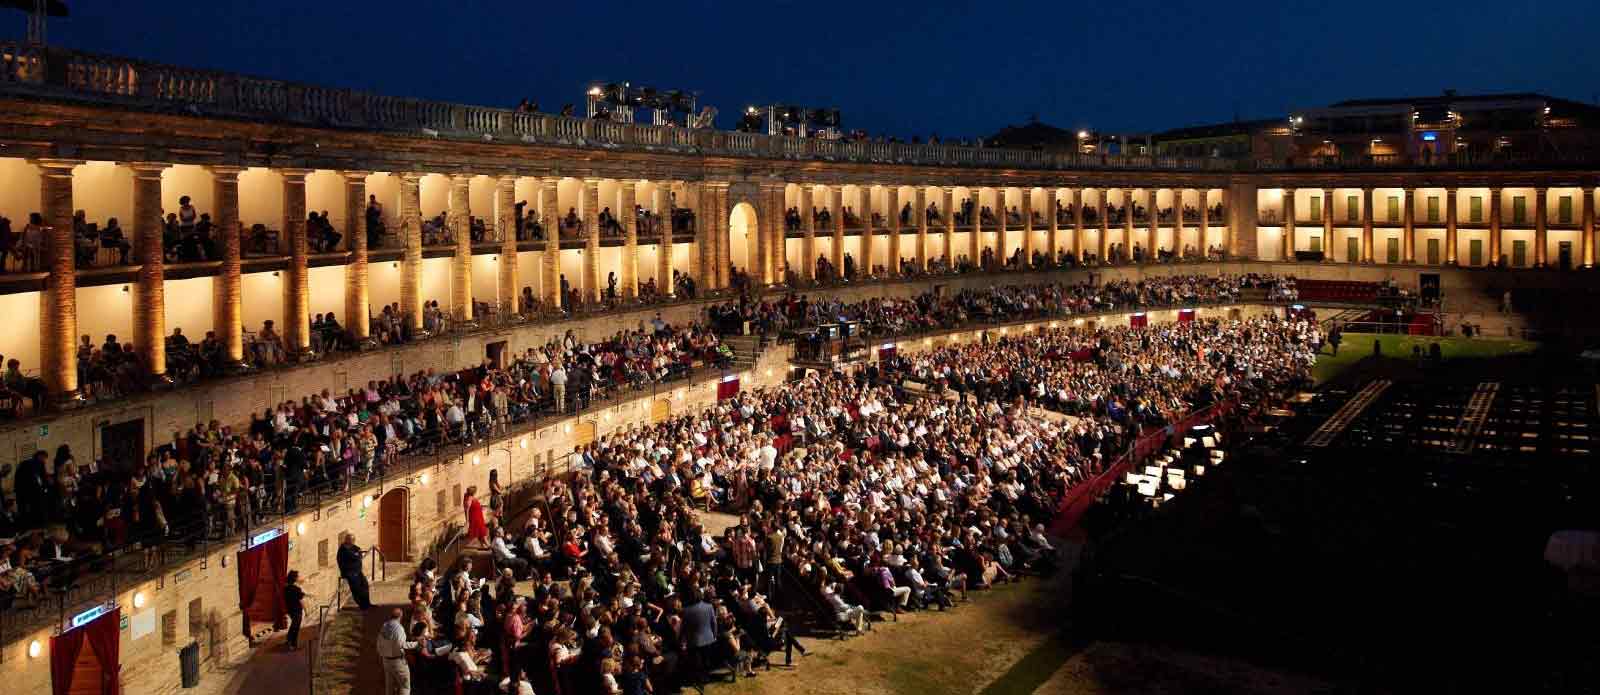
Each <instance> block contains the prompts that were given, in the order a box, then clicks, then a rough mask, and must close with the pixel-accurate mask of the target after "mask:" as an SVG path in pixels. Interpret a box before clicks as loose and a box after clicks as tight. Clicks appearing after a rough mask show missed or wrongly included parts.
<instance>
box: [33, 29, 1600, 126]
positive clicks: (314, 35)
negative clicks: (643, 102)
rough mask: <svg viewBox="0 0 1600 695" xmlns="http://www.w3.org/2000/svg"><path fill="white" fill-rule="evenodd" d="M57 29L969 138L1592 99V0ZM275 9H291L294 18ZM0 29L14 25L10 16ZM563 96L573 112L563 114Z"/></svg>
mask: <svg viewBox="0 0 1600 695" xmlns="http://www.w3.org/2000/svg"><path fill="white" fill-rule="evenodd" d="M69 4H70V5H71V6H72V8H73V12H74V14H75V16H73V17H71V18H68V19H63V20H56V21H54V22H53V23H52V24H51V26H50V39H51V42H52V43H55V44H59V45H65V46H70V47H74V48H80V49H85V50H94V51H99V52H105V53H112V54H118V55H126V56H132V57H138V58H144V59H148V60H155V61H161V62H169V63H176V64H180V65H187V66H195V67H209V68H215V69H222V70H232V71H238V72H246V73H252V74H257V75H261V76H264V77H273V78H279V79H288V80H296V81H302V82H309V83H315V84H324V85H331V86H343V87H354V88H359V89H366V90H371V91H375V92H379V93H383V94H392V95H401V96H415V97H425V98H432V99H442V100H451V101H459V102H467V103H473V104H483V105H502V106H511V105H514V104H515V103H516V102H517V100H518V99H520V98H522V97H529V98H532V99H534V100H536V101H538V102H540V104H541V105H542V107H543V108H544V110H555V109H556V108H559V105H560V104H562V103H564V102H579V101H581V89H582V87H583V86H584V85H585V84H586V83H588V82H589V81H591V80H630V81H632V82H633V83H634V84H637V85H651V86H656V87H659V88H662V89H690V90H698V91H699V92H701V94H702V97H701V100H702V101H701V103H702V104H711V105H715V106H717V107H718V108H720V109H721V111H722V117H721V118H720V119H719V125H720V126H722V127H728V126H729V125H730V124H731V122H732V114H734V113H735V112H736V111H738V110H739V109H741V108H742V107H743V106H744V105H746V104H752V103H755V104H765V103H793V104H799V105H804V106H837V107H838V108H840V109H841V110H842V111H843V115H844V119H845V124H846V126H847V127H850V128H866V129H868V130H869V131H871V132H873V133H879V132H888V133H893V134H898V135H902V136H909V135H912V134H921V135H927V134H928V133H930V132H937V133H939V134H941V135H943V136H946V137H968V136H974V135H981V134H988V133H991V132H993V131H995V130H996V129H998V128H999V127H1000V126H1003V125H1006V124H1008V123H1021V122H1024V121H1026V120H1027V118H1028V117H1029V115H1031V114H1038V116H1039V118H1040V119H1041V120H1043V121H1046V122H1049V123H1054V124H1057V125H1061V126H1065V127H1079V126H1084V125H1087V126H1092V127H1096V128H1100V129H1104V130H1108V131H1144V130H1153V129H1164V128H1171V127H1179V126H1185V125H1195V124H1200V123H1209V122H1217V121H1227V120H1231V119H1232V118H1234V116H1235V115H1236V114H1237V115H1238V116H1240V117H1243V118H1258V117H1267V116H1278V115H1282V114H1284V113H1285V112H1286V111H1287V110H1288V109H1290V108H1294V107H1303V106H1315V105H1321V104H1326V103H1329V102H1332V101H1336V100H1339V99H1346V98H1357V97H1376V96H1404V95H1414V94H1437V93H1439V92H1440V91H1441V90H1443V89H1445V88H1454V89H1457V90H1459V91H1461V92H1463V93H1469V92H1487V91H1541V92H1546V93H1551V94H1555V95H1557V96H1563V97H1567V98H1572V99H1577V100H1580V101H1592V100H1593V99H1594V97H1595V94H1596V93H1600V50H1597V49H1596V47H1595V40H1594V37H1595V36H1596V35H1597V33H1600V32H1597V28H1600V26H1597V25H1600V22H1597V21H1596V16H1597V9H1596V4H1595V2H1594V0H1548V1H1538V0H1522V1H1521V2H1516V1H1504V2H1487V1H1484V0H1460V1H1458V2H1454V3H1448V4H1445V5H1439V6H1437V9H1430V10H1425V11H1419V8H1423V7H1424V6H1422V5H1416V4H1408V3H1398V2H1392V1H1389V2H1372V1H1368V0H1344V1H1339V2H1301V1H1300V0H1244V1H1240V2H1233V3H1228V2H1205V3H1201V2H1186V1H1174V2H1148V1H1145V0H1127V1H1124V2H1098V3H1068V2H1008V1H1004V0H989V1H987V2H963V1H961V0H928V1H925V2H918V3H910V4H903V5H902V4H898V3H888V2H870V1H867V2H845V3H831V2H789V1H788V0H749V1H748V2H743V3H732V2H710V1H707V0H670V1H665V0H656V1H654V2H637V3H635V2H619V1H612V2H596V1H593V0H589V1H582V0H580V1H578V2H570V1H562V0H555V1H552V0H523V1H522V2H504V1H503V0H495V1H490V0H453V1H450V2H445V1H439V2H428V1H424V0H391V1H390V2H368V1H366V0H322V1H320V2H291V1H288V0H209V1H206V0H202V1H198V2H197V1H193V0H184V1H182V2H179V1H177V0H76V2H73V1H71V0H69ZM289 8H292V11H290V9H289ZM6 19H7V20H8V21H9V26H10V28H9V29H7V30H6V33H7V34H9V35H13V36H20V35H21V34H22V28H23V21H22V17H21V15H20V14H11V15H10V16H8V17H6ZM580 108H581V107H580Z"/></svg>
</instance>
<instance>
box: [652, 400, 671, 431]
mask: <svg viewBox="0 0 1600 695" xmlns="http://www.w3.org/2000/svg"><path fill="white" fill-rule="evenodd" d="M670 417H672V401H669V400H667V399H665V398H657V399H655V400H653V401H651V402H650V424H652V425H656V424H660V423H663V422H666V421H667V418H670Z"/></svg>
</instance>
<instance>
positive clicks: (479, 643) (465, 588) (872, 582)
mask: <svg viewBox="0 0 1600 695" xmlns="http://www.w3.org/2000/svg"><path fill="white" fill-rule="evenodd" d="M1314 330H1315V328H1314V326H1311V325H1308V324H1305V323H1301V322H1290V321H1284V320H1279V319H1257V320H1251V321H1245V322H1238V321H1228V322H1219V321H1204V322H1194V323H1183V324H1173V325H1169V326H1162V327H1158V328H1151V329H1147V330H1134V329H1122V330H1110V331H1085V330H1057V331H1049V332H1043V333H1039V334H1036V335H1031V336H1027V337H1022V338H1013V339H1004V338H1002V339H1000V340H997V341H986V342H983V343H979V344H973V345H968V346H964V347H960V348H946V349H943V350H937V351H933V352H930V353H927V354H924V355H916V356H911V357H896V358H891V359H889V360H886V361H885V362H884V363H883V364H882V367H881V368H880V367H878V366H873V367H871V368H868V369H866V370H862V371H858V372H855V373H853V374H845V373H840V372H833V373H828V374H817V373H813V374H811V375H809V376H807V377H805V378H804V380H803V381H801V382H799V383H794V384H789V385H786V386H784V387H781V388H776V389H767V390H759V391H756V392H751V393H743V394H739V395H737V396H735V397H733V398H730V399H727V400H723V401H720V402H719V403H717V404H716V405H715V406H714V407H711V408H709V409H707V410H705V411H702V412H699V413H695V414H692V415H687V416H683V417H678V418H674V419H671V420H668V421H666V422H662V423H658V424H655V425H651V426H648V427H644V428H640V429H634V430H629V431H627V432H623V433H619V434H615V435H611V436H609V437H606V438H602V439H601V440H600V441H599V442H597V443H596V444H595V445H594V446H593V447H589V448H586V449H584V450H583V451H581V453H580V456H579V458H578V460H577V471H576V473H575V474H574V475H573V476H571V477H570V478H567V479H559V478H552V479H547V480H546V481H545V482H544V484H543V488H542V491H541V494H540V495H539V496H538V499H539V500H541V503H540V504H536V505H535V506H534V507H533V508H532V510H531V511H530V513H529V514H528V516H527V517H525V518H522V519H518V518H508V517H504V516H497V515H493V514H491V515H490V517H489V518H488V519H487V520H486V521H485V522H484V523H483V524H482V527H483V530H482V531H481V532H480V534H481V535H482V536H483V537H484V538H485V539H486V541H485V542H486V543H487V544H488V546H489V548H490V552H491V554H492V556H493V557H494V560H495V561H494V567H495V571H496V572H498V573H499V574H497V575H496V576H494V577H491V578H484V579H476V580H475V579H474V578H473V576H472V573H471V570H470V569H469V565H468V563H466V562H465V561H463V562H461V563H459V564H458V565H456V566H455V567H453V568H452V569H451V570H450V571H449V572H447V573H445V574H444V575H443V576H442V577H441V576H437V573H436V568H433V567H431V566H425V567H424V569H423V570H422V571H421V572H419V574H418V576H417V577H416V578H415V581H414V583H413V586H412V591H411V597H412V605H411V608H410V610H409V611H403V612H401V613H400V614H399V615H398V616H397V618H396V619H397V620H403V621H405V623H406V624H407V625H408V626H409V627H408V629H409V632H410V634H411V635H412V639H413V640H414V643H415V648H416V649H417V650H418V652H419V654H418V656H417V662H418V664H419V669H418V676H419V677H420V678H421V679H422V681H423V682H424V683H429V684H438V685H440V686H441V687H444V685H445V684H449V683H450V682H452V680H453V679H455V678H460V679H461V681H462V683H463V688H464V689H466V690H469V691H470V690H472V689H481V690H482V691H484V692H489V691H492V689H493V688H494V687H496V686H497V685H499V686H501V687H506V688H507V689H508V690H510V687H509V686H513V685H515V686H517V687H519V688H520V686H521V684H523V683H526V684H527V685H528V686H530V687H531V688H532V689H533V690H534V691H535V692H567V693H618V692H625V693H638V692H647V691H649V690H651V689H653V690H659V691H672V690H674V689H675V688H676V687H678V686H679V685H682V684H686V683H687V684H693V683H697V682H700V681H702V680H704V678H705V677H706V674H707V672H708V671H710V670H712V669H718V668H727V669H729V670H732V671H734V672H736V673H741V674H744V675H749V674H751V673H753V666H754V665H759V664H760V663H762V662H763V661H764V660H765V661H770V659H771V656H770V654H771V653H774V652H778V651H783V652H785V654H786V658H787V659H791V660H792V658H793V657H792V651H794V650H799V651H801V652H802V653H803V652H804V647H803V646H802V645H801V644H800V643H799V641H798V640H796V639H795V636H794V633H793V629H794V628H795V627H797V626H799V625H804V626H806V627H807V628H808V629H810V630H817V631H844V632H859V631H862V630H867V629H870V628H871V623H872V621H873V620H875V619H882V616H884V615H889V614H896V613H899V612H901V611H906V610H920V609H940V610H943V609H948V608H951V607H954V606H955V605H957V604H958V603H959V602H960V601H961V600H962V599H964V598H965V597H966V595H967V593H968V592H969V591H974V590H982V589H985V588H988V587H991V586H993V585H995V584H997V583H1002V582H1007V581H1014V580H1016V579H1018V578H1021V577H1023V576H1026V575H1029V574H1035V573H1041V572H1048V571H1050V569H1051V567H1052V563H1053V560H1054V558H1053V550H1054V547H1053V545H1052V541H1051V539H1050V538H1048V537H1047V535H1046V534H1045V532H1044V528H1045V527H1044V524H1045V523H1046V522H1047V521H1048V520H1049V519H1050V517H1051V515H1052V514H1053V512H1054V510H1055V508H1056V505H1057V503H1058V502H1059V500H1060V498H1061V496H1062V495H1063V494H1064V493H1065V492H1066V491H1067V490H1069V489H1070V488H1071V487H1072V486H1073V485H1075V484H1077V483H1078V482H1080V481H1083V480H1085V479H1087V478H1088V477H1089V476H1092V475H1094V474H1095V473H1098V472H1100V471H1102V470H1104V469H1105V468H1106V467H1107V466H1109V465H1110V463H1111V462H1112V461H1113V460H1114V459H1115V458H1116V457H1117V456H1118V455H1119V454H1120V452H1122V451H1123V450H1124V449H1125V447H1126V445H1127V443H1128V442H1129V441H1131V439H1132V438H1133V437H1134V436H1135V435H1136V434H1137V433H1138V432H1139V431H1141V430H1142V429H1146V428H1150V427H1160V426H1162V425H1163V424H1165V423H1167V422H1171V421H1172V420H1174V419H1176V418H1177V417H1178V416H1179V415H1181V414H1182V413H1184V412H1187V411H1189V410H1192V409H1194V408H1199V407H1204V406H1206V405H1208V404H1210V403H1212V402H1215V401H1217V400H1219V399H1223V398H1228V399H1247V400H1254V399H1262V398H1271V397H1272V396H1273V395H1274V394H1277V393H1281V392H1283V391H1284V390H1285V389H1286V388H1289V387H1292V386H1294V385H1296V384H1298V382H1299V380H1301V379H1304V378H1305V376H1306V374H1307V373H1308V369H1309V365H1310V362H1311V359H1312V358H1311V354H1312V353H1311V352H1310V350H1309V345H1310V344H1311V341H1312V340H1313V339H1314V335H1312V333H1313V332H1314ZM1080 351H1087V352H1089V353H1090V354H1088V355H1086V356H1081V357H1080V356H1075V353H1079V352H1080ZM908 382H909V383H915V384H917V385H918V386H917V387H916V389H915V391H917V392H920V393H922V394H925V395H917V394H916V393H914V392H913V391H912V390H909V389H908V388H907V387H905V386H903V385H904V384H906V383H908ZM1035 406H1042V407H1045V408H1049V409H1053V410H1058V411H1060V412H1063V413H1067V414H1069V415H1071V417H1066V418H1056V417H1043V416H1040V415H1038V414H1037V412H1036V411H1034V410H1033V407H1035ZM468 506H469V507H470V504H469V505H468ZM490 506H491V508H494V507H495V506H496V505H495V504H494V503H493V502H491V505H490ZM500 508H502V509H503V508H504V507H503V504H502V505H500ZM701 508H720V509H722V510H725V511H727V512H729V513H732V514H736V515H737V517H738V520H737V523H736V524H734V525H733V526H731V527H730V528H728V529H727V530H726V531H725V532H724V533H722V534H718V535H712V534H710V533H708V532H707V531H706V529H705V528H704V527H703V526H701V525H700V524H699V523H698V521H697V519H696V517H695V516H694V514H693V510H696V509H701ZM474 523H476V522H473V521H470V520H469V525H472V524H474ZM469 535H472V534H470V533H469ZM525 580H531V586H530V585H528V584H521V583H520V582H523V581H525ZM512 691H515V690H512Z"/></svg>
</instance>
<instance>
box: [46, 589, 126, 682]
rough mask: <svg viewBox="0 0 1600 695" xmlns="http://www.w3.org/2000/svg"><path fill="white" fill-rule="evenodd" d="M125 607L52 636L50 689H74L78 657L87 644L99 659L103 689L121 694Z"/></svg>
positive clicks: (114, 609)
mask: <svg viewBox="0 0 1600 695" xmlns="http://www.w3.org/2000/svg"><path fill="white" fill-rule="evenodd" d="M121 626H122V609H120V608H113V609H111V611H110V612H109V613H106V614H105V615H102V616H100V617H98V618H95V619H94V622H91V623H89V624H88V625H85V626H83V627H80V628H78V629H75V630H68V631H66V632H64V633H61V634H59V635H56V636H55V637H52V638H50V692H51V693H52V694H53V695H67V693H69V692H71V691H72V676H73V672H74V671H75V670H76V669H77V666H78V657H79V656H81V655H82V654H83V647H84V645H88V646H89V648H90V649H93V650H94V654H95V656H96V657H98V658H99V660H100V677H101V678H102V679H103V683H102V684H101V689H100V692H102V693H105V695H118V693H119V692H120V690H121V685H122V684H121V680H122V679H121V671H122V640H121V635H120V634H119V631H120V630H121V629H122V627H121Z"/></svg>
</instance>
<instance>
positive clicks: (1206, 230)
mask: <svg viewBox="0 0 1600 695" xmlns="http://www.w3.org/2000/svg"><path fill="white" fill-rule="evenodd" d="M1210 194H1211V189H1208V188H1199V189H1196V190H1195V206H1196V207H1198V208H1199V209H1200V237H1199V238H1200V249H1199V250H1200V253H1202V254H1206V256H1205V257H1206V258H1210V254H1209V253H1208V252H1209V251H1210V250H1211V245H1210V239H1211V211H1210V210H1208V209H1206V198H1208V197H1210ZM1179 218H1180V219H1181V218H1182V215H1179ZM1224 248H1226V247H1224Z"/></svg>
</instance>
